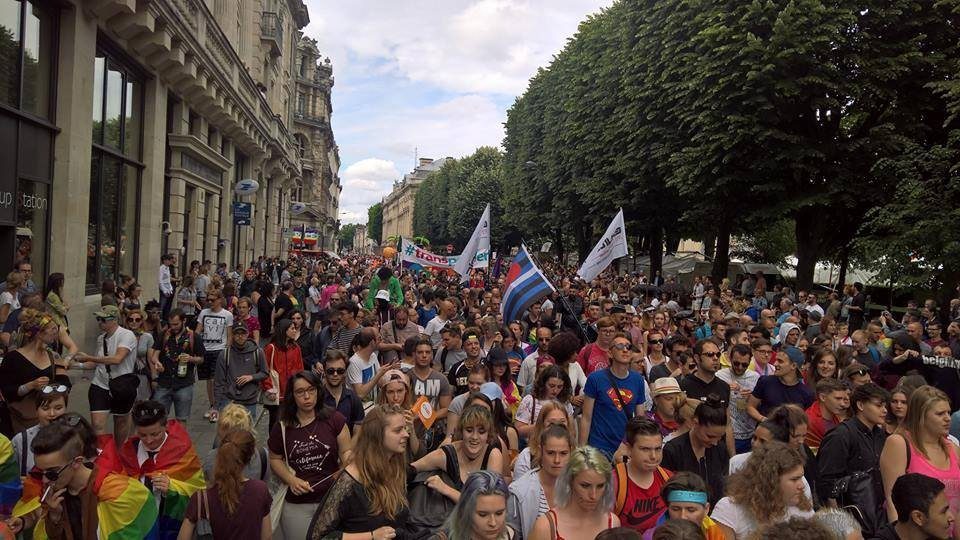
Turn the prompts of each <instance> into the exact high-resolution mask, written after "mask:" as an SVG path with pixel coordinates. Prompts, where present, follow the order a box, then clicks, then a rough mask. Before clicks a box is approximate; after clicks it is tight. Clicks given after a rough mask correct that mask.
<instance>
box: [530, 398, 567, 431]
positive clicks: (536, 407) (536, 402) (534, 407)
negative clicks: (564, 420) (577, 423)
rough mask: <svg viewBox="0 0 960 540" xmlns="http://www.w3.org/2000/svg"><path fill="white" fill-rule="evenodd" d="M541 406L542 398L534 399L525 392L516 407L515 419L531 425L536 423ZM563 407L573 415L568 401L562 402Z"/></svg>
mask: <svg viewBox="0 0 960 540" xmlns="http://www.w3.org/2000/svg"><path fill="white" fill-rule="evenodd" d="M542 408H543V400H542V399H534V397H533V395H531V394H527V395H525V396H523V399H521V400H520V405H519V406H518V407H517V414H516V419H517V420H519V421H521V422H523V423H524V424H528V425H533V424H534V423H536V421H537V416H538V415H539V414H540V409H542ZM564 408H565V409H566V410H567V414H569V415H570V416H573V405H571V404H570V403H569V402H568V403H566V404H564Z"/></svg>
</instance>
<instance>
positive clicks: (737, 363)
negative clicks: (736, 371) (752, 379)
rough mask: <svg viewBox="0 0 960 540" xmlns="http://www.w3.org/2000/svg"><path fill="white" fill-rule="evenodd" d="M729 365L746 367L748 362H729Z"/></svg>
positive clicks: (748, 364)
mask: <svg viewBox="0 0 960 540" xmlns="http://www.w3.org/2000/svg"><path fill="white" fill-rule="evenodd" d="M730 365H731V366H733V367H735V368H748V367H750V362H730Z"/></svg>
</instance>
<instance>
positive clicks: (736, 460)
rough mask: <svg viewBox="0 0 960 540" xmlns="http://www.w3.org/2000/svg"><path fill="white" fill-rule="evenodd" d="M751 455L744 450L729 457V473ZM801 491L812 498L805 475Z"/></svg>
mask: <svg viewBox="0 0 960 540" xmlns="http://www.w3.org/2000/svg"><path fill="white" fill-rule="evenodd" d="M751 455H753V452H746V453H743V454H737V455H735V456H731V457H730V465H729V468H730V474H733V473H735V472H737V471H739V470H740V469H742V468H743V467H744V465H746V464H747V460H748V459H750V456H751ZM803 492H804V493H806V494H807V498H808V499H810V500H811V501H812V500H813V492H812V491H810V483H809V482H807V477H803Z"/></svg>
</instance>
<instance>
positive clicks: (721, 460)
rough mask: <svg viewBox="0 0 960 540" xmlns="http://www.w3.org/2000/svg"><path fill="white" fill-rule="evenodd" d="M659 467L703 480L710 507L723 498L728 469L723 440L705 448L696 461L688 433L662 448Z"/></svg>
mask: <svg viewBox="0 0 960 540" xmlns="http://www.w3.org/2000/svg"><path fill="white" fill-rule="evenodd" d="M660 465H661V466H662V467H663V468H664V469H667V470H670V471H673V472H675V473H676V472H680V471H689V472H692V473H694V474H696V475H698V476H700V478H703V479H704V481H705V482H706V483H707V487H708V488H709V489H710V505H711V506H713V505H714V504H716V503H717V501H719V500H720V498H721V497H723V486H724V483H725V482H726V478H727V471H729V468H730V456H729V455H728V454H727V446H726V444H724V442H723V440H721V441H720V442H719V443H717V444H716V445H715V446H713V447H712V448H707V449H706V451H704V453H703V458H702V459H699V460H698V459H697V456H696V455H694V453H693V444H692V443H691V442H690V432H687V433H684V434H683V435H680V436H679V437H677V438H675V439H671V440H670V441H669V442H667V444H665V445H664V446H663V461H661V462H660Z"/></svg>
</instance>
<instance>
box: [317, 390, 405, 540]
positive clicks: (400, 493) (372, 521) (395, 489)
mask: <svg viewBox="0 0 960 540" xmlns="http://www.w3.org/2000/svg"><path fill="white" fill-rule="evenodd" d="M404 412H405V410H404V409H402V408H400V407H398V406H396V405H379V406H377V407H375V408H374V409H373V410H371V411H370V413H369V414H367V416H366V418H365V419H364V421H363V429H362V430H360V435H359V436H358V438H357V444H356V447H355V448H354V452H353V455H352V457H351V458H350V462H349V464H348V465H347V466H346V468H344V469H343V471H342V473H341V474H340V477H339V478H337V481H336V482H335V483H334V484H333V486H332V487H331V488H330V490H329V491H328V492H327V495H326V497H325V498H324V500H323V502H322V503H321V504H320V508H319V509H318V510H317V513H316V515H314V517H313V521H312V522H311V524H310V532H309V535H308V538H310V539H311V540H313V539H316V540H319V539H321V538H326V537H327V536H328V535H330V534H332V533H334V534H349V533H355V534H356V533H361V534H364V535H369V536H367V537H368V538H373V539H375V540H381V539H386V538H403V537H404V536H405V535H404V534H403V532H402V531H403V529H404V527H405V526H406V523H407V518H408V516H409V510H408V508H407V484H406V452H407V443H408V441H409V440H410V434H411V432H412V428H413V426H412V424H411V423H410V422H408V420H407V416H406V415H405V414H404Z"/></svg>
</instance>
